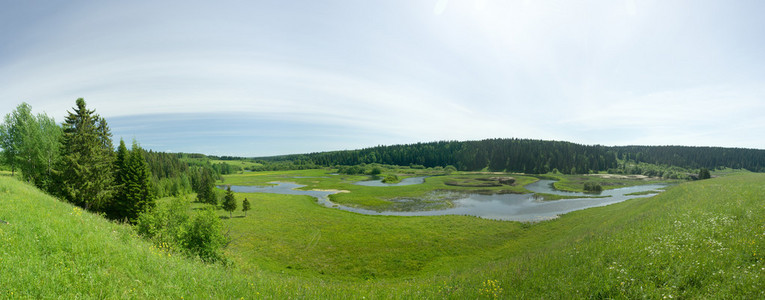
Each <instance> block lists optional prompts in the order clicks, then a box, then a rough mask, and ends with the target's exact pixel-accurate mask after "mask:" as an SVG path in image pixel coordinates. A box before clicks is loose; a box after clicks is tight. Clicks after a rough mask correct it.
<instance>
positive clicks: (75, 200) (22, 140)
mask: <svg viewBox="0 0 765 300" xmlns="http://www.w3.org/2000/svg"><path fill="white" fill-rule="evenodd" d="M0 147H2V148H3V158H4V161H5V163H6V164H7V165H9V166H10V169H11V172H12V174H15V173H16V171H17V170H18V171H20V175H21V178H22V179H23V180H25V181H28V182H30V183H32V184H34V185H36V186H37V187H39V188H40V189H42V190H44V191H46V192H48V193H49V194H52V195H54V196H57V197H59V198H60V199H63V200H66V201H68V202H71V203H72V204H74V205H77V206H79V207H82V208H84V209H86V210H89V211H93V212H98V213H103V214H104V215H106V216H107V217H109V218H111V219H118V220H125V221H127V222H135V220H136V218H137V217H138V214H139V213H140V212H143V211H145V210H147V209H150V208H152V207H153V206H154V199H155V198H156V196H155V194H154V193H153V192H152V189H151V183H150V180H151V173H150V170H149V167H148V165H147V163H146V161H145V159H144V154H143V153H144V151H143V149H141V147H140V146H138V144H137V143H135V142H134V143H133V145H132V147H131V149H130V150H128V149H127V147H126V146H125V142H124V141H122V140H121V141H120V147H119V148H118V150H117V151H116V152H115V150H114V146H113V144H112V134H111V130H110V128H109V125H108V123H107V122H106V120H105V119H104V118H102V117H101V116H100V115H98V114H96V113H95V110H91V109H88V108H87V106H86V103H85V100H83V99H82V98H80V99H77V101H76V106H75V107H73V109H72V111H68V112H67V116H66V118H65V120H64V122H63V123H62V124H61V126H59V125H57V124H56V123H55V121H54V120H53V118H51V117H49V116H48V115H46V114H38V115H33V114H32V108H31V106H30V105H29V104H27V103H22V104H20V105H18V106H17V107H16V109H15V110H14V111H13V112H11V113H9V114H8V115H6V116H5V119H4V122H3V124H2V125H0Z"/></svg>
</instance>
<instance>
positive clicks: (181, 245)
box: [136, 198, 226, 262]
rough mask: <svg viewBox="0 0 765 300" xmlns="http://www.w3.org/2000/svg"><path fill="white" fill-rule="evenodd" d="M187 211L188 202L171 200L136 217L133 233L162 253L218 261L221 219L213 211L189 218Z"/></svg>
mask: <svg viewBox="0 0 765 300" xmlns="http://www.w3.org/2000/svg"><path fill="white" fill-rule="evenodd" d="M189 207H190V201H189V200H186V199H183V198H173V199H172V200H171V201H170V202H169V203H165V204H161V205H159V206H157V207H156V208H155V209H154V210H152V211H148V212H145V213H142V214H141V215H139V216H138V222H137V223H136V230H137V231H138V234H140V235H141V236H143V237H144V238H147V239H149V240H151V241H152V242H153V243H154V244H155V245H157V247H159V248H161V249H167V250H172V251H176V252H183V253H185V254H186V255H188V256H191V257H199V258H201V259H202V260H204V261H206V262H216V261H221V260H222V259H223V255H222V254H221V252H220V250H221V249H222V248H223V246H224V245H225V244H226V237H225V236H224V235H223V232H222V231H223V230H222V228H223V225H222V224H221V221H220V218H218V215H217V214H216V213H215V210H214V209H213V208H212V207H209V208H207V209H203V210H201V211H200V212H197V214H196V215H195V216H194V217H193V218H189V215H188V211H189Z"/></svg>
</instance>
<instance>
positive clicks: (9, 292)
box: [0, 174, 765, 299]
mask: <svg viewBox="0 0 765 300" xmlns="http://www.w3.org/2000/svg"><path fill="white" fill-rule="evenodd" d="M238 196H240V197H243V196H245V195H238ZM252 197H253V198H251V200H254V201H253V202H254V203H253V209H254V210H253V211H251V212H250V213H249V216H248V217H247V218H234V219H230V220H229V219H226V220H224V222H225V223H226V224H227V226H230V227H231V228H232V232H234V233H236V234H238V235H240V236H239V237H238V239H237V240H236V242H235V243H234V245H233V246H232V247H231V248H230V249H228V250H227V252H228V253H229V254H230V255H231V256H232V258H233V260H234V261H235V262H237V267H235V268H229V269H226V268H224V267H220V266H215V265H212V266H211V265H205V264H202V263H200V262H197V261H194V260H189V259H186V258H182V257H176V256H174V255H169V254H168V253H165V252H162V251H160V250H158V249H156V248H154V247H152V246H151V245H149V244H148V243H146V242H144V241H142V240H140V239H139V238H136V237H135V236H134V234H133V232H132V230H130V228H127V227H124V226H121V225H115V224H112V223H109V222H107V221H105V220H103V219H101V218H100V217H98V216H95V215H91V214H89V213H86V212H82V211H80V210H79V209H75V208H73V207H72V206H70V205H68V204H65V203H61V202H59V201H57V200H55V199H53V198H51V197H48V196H46V195H43V194H42V193H40V192H39V191H37V190H36V189H34V188H32V187H30V186H28V185H26V184H23V183H21V182H18V181H16V180H14V179H10V178H7V177H0V219H2V220H5V221H8V222H10V224H0V245H2V246H0V298H8V297H16V296H22V297H29V298H40V297H63V298H74V297H88V298H104V297H106V298H180V297H182V296H185V297H186V298H193V297H194V296H196V297H200V298H208V297H213V298H229V299H230V298H239V297H245V298H258V295H256V294H255V293H260V294H259V296H263V295H269V296H273V297H274V298H286V297H289V296H299V297H307V298H360V297H361V296H366V297H367V298H391V297H392V298H412V297H417V298H423V297H428V298H443V297H453V298H481V297H483V298H493V297H495V296H496V297H508V298H518V297H531V298H540V297H544V298H560V297H567V298H568V297H575V296H578V297H596V298H640V297H647V298H661V297H663V296H669V295H672V296H673V297H702V298H703V297H715V296H716V297H722V296H727V297H731V298H736V297H739V298H762V297H763V296H765V295H764V294H763V291H764V290H765V280H762V277H763V276H765V260H763V259H762V258H761V257H762V253H761V252H760V251H761V250H762V249H765V222H763V221H762V216H763V215H765V174H735V175H730V176H726V177H722V178H716V179H711V180H704V181H698V182H690V183H685V184H681V185H678V186H675V187H672V188H670V189H668V191H666V192H664V193H662V194H661V195H659V196H656V197H652V198H648V199H633V200H629V201H625V202H622V203H619V204H614V205H609V206H605V207H599V208H593V209H588V210H583V211H577V212H573V213H570V214H567V215H564V216H563V217H561V218H560V219H558V220H554V221H550V222H542V223H538V224H534V225H530V226H521V224H518V223H510V222H494V221H486V220H479V219H476V218H469V217H432V218H431V217H428V218H398V217H369V216H361V215H355V214H350V213H346V212H341V211H336V210H332V209H327V208H322V207H319V206H318V205H316V204H314V203H312V202H311V201H310V200H308V199H306V198H305V197H285V198H279V197H276V196H273V197H271V196H268V197H265V196H263V197H262V198H260V199H258V198H257V197H258V196H256V195H253V196H252ZM221 214H222V215H227V213H225V212H221ZM248 230H249V231H250V234H247V232H248ZM317 232H320V235H319V234H318V233H317ZM492 233H493V234H494V235H496V236H494V235H493V234H492ZM330 247H332V248H330ZM401 247H403V248H404V249H406V250H407V251H406V252H396V251H397V249H399V248H401ZM317 249H318V250H321V251H318V250H317ZM332 249H334V250H335V252H332V251H331V250H332ZM362 252H364V253H362ZM410 254H411V255H412V256H407V255H410ZM396 257H400V258H401V261H400V262H399V263H398V264H396V263H395V261H394V259H395V258H396ZM422 257H424V259H423V258H422ZM362 259H366V260H368V261H371V262H370V263H369V264H363V263H355V262H354V261H357V260H362ZM375 259H377V260H378V261H374V260H375ZM407 261H409V262H419V263H418V264H419V265H418V268H419V270H418V269H416V268H415V269H411V266H409V265H408V264H407ZM391 262H394V263H393V264H391V265H389V264H390V263H391ZM286 266H292V269H287V268H286ZM298 266H299V267H300V268H302V269H300V270H298ZM381 266H382V267H384V268H387V269H379V267H381ZM363 267H367V268H375V267H377V268H378V269H376V273H375V276H377V277H376V279H372V280H364V278H365V277H366V278H371V277H370V275H371V274H372V273H370V272H369V271H370V270H364V269H363ZM279 270H282V271H284V272H285V273H282V271H279ZM321 271H324V273H325V274H321Z"/></svg>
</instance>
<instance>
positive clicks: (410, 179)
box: [353, 176, 425, 186]
mask: <svg viewBox="0 0 765 300" xmlns="http://www.w3.org/2000/svg"><path fill="white" fill-rule="evenodd" d="M424 182H425V176H420V177H407V178H404V179H401V181H399V182H396V183H384V182H382V179H377V180H365V181H357V182H354V183H353V184H355V185H363V186H402V185H413V184H422V183H424Z"/></svg>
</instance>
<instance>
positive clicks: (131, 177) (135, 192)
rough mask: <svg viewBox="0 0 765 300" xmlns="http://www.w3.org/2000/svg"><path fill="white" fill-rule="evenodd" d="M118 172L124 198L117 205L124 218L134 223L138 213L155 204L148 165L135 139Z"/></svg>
mask: <svg viewBox="0 0 765 300" xmlns="http://www.w3.org/2000/svg"><path fill="white" fill-rule="evenodd" d="M120 172H121V176H122V177H123V179H122V180H124V181H123V187H122V191H123V192H124V199H120V201H121V202H120V204H119V205H118V207H119V208H120V213H122V214H123V217H124V218H127V219H128V221H130V223H135V221H136V220H137V219H138V215H139V214H141V213H143V212H145V211H147V210H151V209H153V208H154V206H155V199H154V194H153V193H152V189H151V173H150V172H149V166H148V164H147V163H146V160H145V159H144V157H143V149H141V147H140V146H138V144H137V143H136V142H135V141H134V142H133V147H132V149H131V151H130V153H129V155H128V156H127V158H126V159H125V163H124V167H123V169H122V170H121V171H120Z"/></svg>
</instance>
